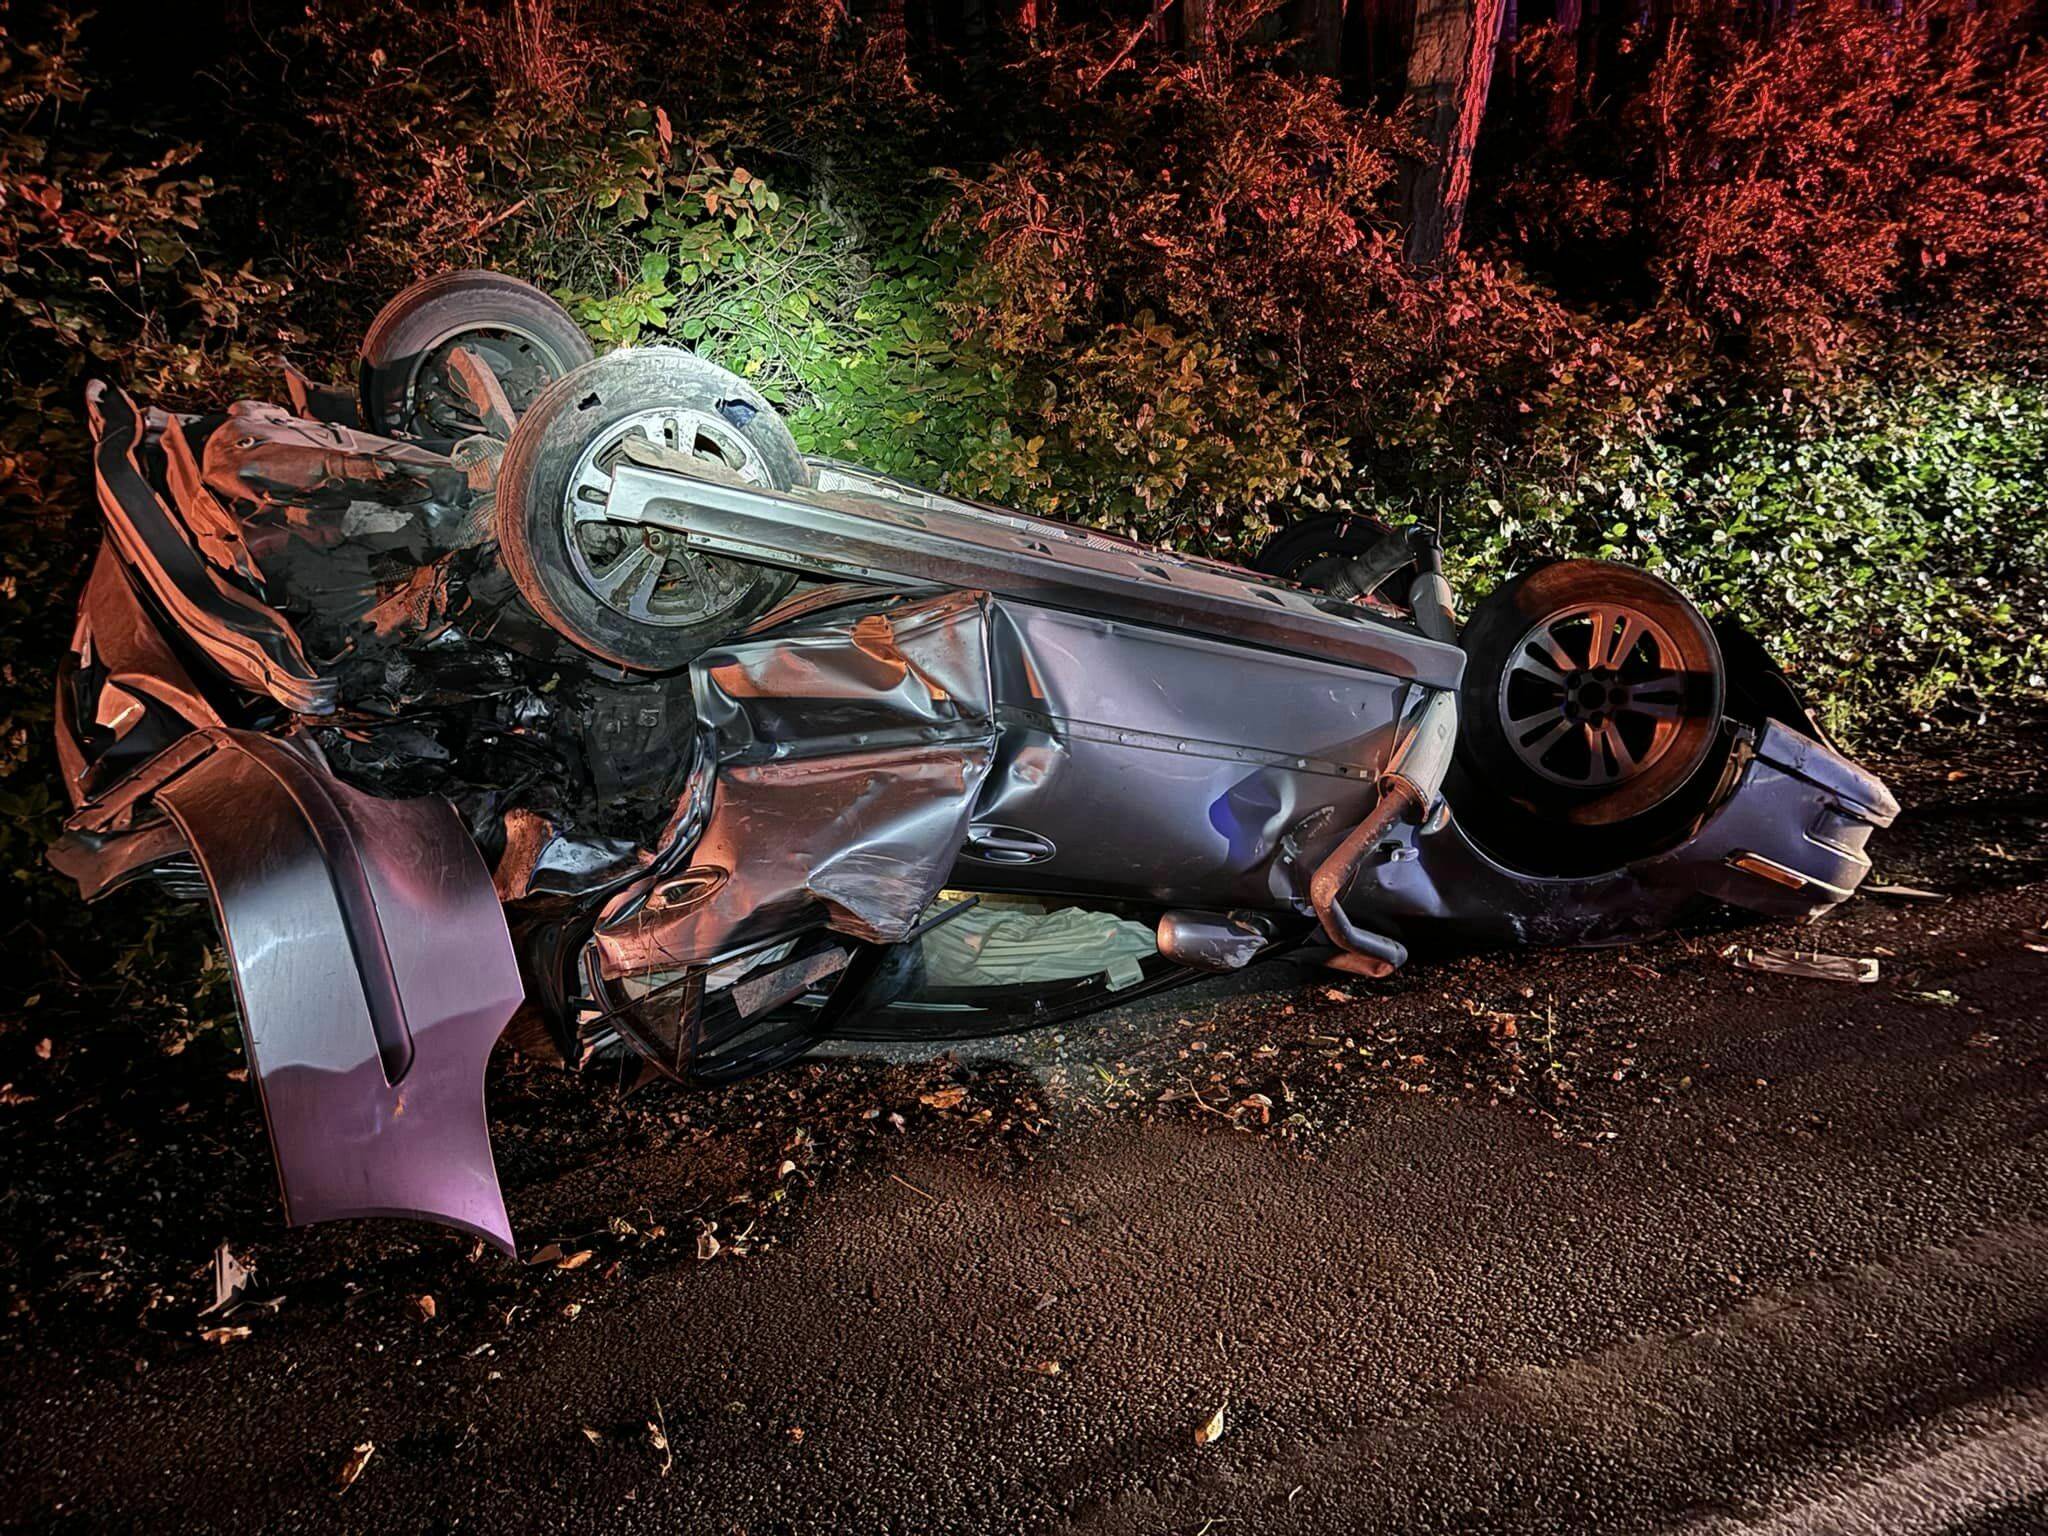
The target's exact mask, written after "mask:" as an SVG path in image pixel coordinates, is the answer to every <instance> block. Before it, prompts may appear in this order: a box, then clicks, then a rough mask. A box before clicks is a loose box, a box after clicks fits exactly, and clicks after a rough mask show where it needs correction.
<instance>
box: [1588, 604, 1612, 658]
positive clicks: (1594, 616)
mask: <svg viewBox="0 0 2048 1536" xmlns="http://www.w3.org/2000/svg"><path fill="white" fill-rule="evenodd" d="M1586 617H1587V619H1588V620H1589V621H1590V623H1589V624H1588V627H1587V632H1586V670H1587V671H1589V672H1590V671H1593V670H1594V669H1595V668H1598V667H1604V666H1606V665H1608V661H1607V642H1608V641H1609V640H1610V639H1612V638H1613V634H1614V615H1613V614H1611V613H1609V612H1608V611H1607V610H1606V609H1605V608H1595V609H1593V610H1592V611H1591V612H1590V613H1588V614H1587V615H1586Z"/></svg>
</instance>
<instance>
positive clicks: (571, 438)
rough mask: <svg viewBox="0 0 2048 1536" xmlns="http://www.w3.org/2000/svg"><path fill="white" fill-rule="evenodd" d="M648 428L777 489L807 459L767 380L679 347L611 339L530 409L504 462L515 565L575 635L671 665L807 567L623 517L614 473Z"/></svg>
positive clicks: (501, 480) (727, 473)
mask: <svg viewBox="0 0 2048 1536" xmlns="http://www.w3.org/2000/svg"><path fill="white" fill-rule="evenodd" d="M635 439H638V440H640V441H643V442H646V443H651V444H653V445H654V446H655V447H657V448H661V449H664V450H666V451H668V452H670V453H674V454H681V455H683V456H685V457H688V458H691V459H695V460H698V461H701V462H702V464H703V466H704V470H705V472H706V473H707V474H709V475H713V476H719V477H730V478H735V479H738V480H742V481H745V482H747V483H749V484H753V485H759V486H764V487H766V488H769V489H772V490H787V489H789V488H790V487H792V486H794V485H799V484H801V483H802V482H803V480H804V478H805V470H804V461H803V455H802V454H801V453H800V452H798V450H797V446H796V442H795V440H794V439H793V438H791V437H790V435H789V429H788V428H787V427H786V426H784V425H783V423H782V418H781V417H780V416H778V415H776V414H775V411H774V408H773V407H771V406H770V405H769V404H768V402H767V401H766V400H765V399H764V398H762V396H761V395H760V393H759V392H758V391H756V390H755V389H753V388H752V387H751V386H750V385H748V384H747V383H746V382H745V381H744V380H742V379H740V378H739V377H738V376H737V375H735V374H731V373H728V372H726V370H724V369H723V368H719V367H717V366H715V365H713V364H711V363H707V362H705V361H704V360H703V359H702V358H699V357H696V356H693V355H692V354H690V353H688V352H682V351H678V350H675V349H673V348H667V347H646V348H624V349H622V350H620V351H617V352H613V353H610V354H608V355H607V356H605V357H602V358H600V359H598V360H597V361H596V362H594V363H590V364H587V365H585V366H584V367H582V368H579V369H577V370H576V371H575V372H574V373H572V374H570V375H568V376H567V377H565V378H563V379H561V380H559V381H558V382H556V383H555V384H554V385H552V386H550V387H549V388H548V389H547V390H546V391H545V392H544V393H543V394H542V395H541V396H540V398H539V399H537V400H535V401H534V403H533V404H532V406H531V407H530V408H529V409H528V410H527V411H526V413H525V414H524V415H522V416H521V417H520V420H519V426H518V429H517V430H516V431H514V432H513V434H512V441H511V444H510V445H509V446H508V447H507V448H506V450H505V459H504V463H503V464H502V465H501V466H500V468H499V471H498V485H497V507H496V512H495V522H496V527H497V533H498V546H499V549H500V551H501V552H502V554H503V557H504V561H505V568H506V569H507V570H508V571H509V572H510V573H511V575H512V579H513V581H514V582H515V583H517V584H518V587H519V590H520V593H521V594H522V595H523V596H524V597H525V598H526V600H527V602H528V603H529V604H531V605H532V607H533V609H534V611H535V612H537V613H538V614H540V616H541V617H542V618H543V619H545V620H546V621H547V622H548V624H549V625H550V626H551V627H552V628H553V629H554V630H555V631H556V632H557V633H558V634H560V635H561V636H562V637H563V638H565V639H567V640H569V641H570V642H571V643H572V644H575V645H577V646H579V647H581V648H582V649H583V650H586V651H589V652H591V653H593V654H595V655H597V656H601V657H603V658H604V659H606V660H607V661H611V662H615V663H617V664H618V665H619V666H622V667H628V668H631V669H633V670H635V671H643V672H661V671H668V670H671V669H673V668H676V667H680V666H684V665H687V664H688V663H689V661H690V660H691V658H692V657H694V656H696V655H697V653H698V652H699V651H701V650H703V649H704V648H705V647H706V646H707V645H711V644H713V643H715V642H716V641H718V640H720V639H722V638H723V637H724V636H726V635H729V634H731V633H733V632H734V631H736V630H738V629H740V628H741V627H742V626H744V625H745V624H747V623H748V622H749V621H751V620H752V619H754V618H755V617H757V616H758V615H760V614H761V613H763V612H765V611H766V610H767V609H768V608H769V607H771V606H772V605H773V604H774V603H775V602H777V601H778V600H779V599H780V598H781V597H782V596H783V595H784V594H785V593H787V592H788V590H789V588H790V586H791V585H792V583H793V582H794V581H795V577H794V575H793V574H791V573H790V572H787V571H778V570H774V569H772V568H770V567H767V566H759V565H752V564H749V563H747V562H745V561H740V560H729V559H725V558H723V557H721V556H717V555H708V554H704V553H702V552H701V551H697V550H692V549H690V548H688V547H687V546H686V545H685V544H684V543H683V541H682V539H681V538H680V537H678V536H677V535H675V534H672V533H668V532H665V531H664V530H662V529H658V528H645V527H641V526H639V525H637V524H630V523H614V522H612V521H610V520H609V519H608V517H607V508H608V504H609V501H610V494H611V478H612V473H613V471H614V470H616V469H617V468H618V466H619V464H620V462H621V461H622V460H623V459H624V458H625V456H626V452H627V445H628V443H629V442H632V441H633V440H635Z"/></svg>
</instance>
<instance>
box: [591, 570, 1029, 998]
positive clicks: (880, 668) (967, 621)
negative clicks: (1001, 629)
mask: <svg viewBox="0 0 2048 1536" xmlns="http://www.w3.org/2000/svg"><path fill="white" fill-rule="evenodd" d="M988 610H989V602H988V598H987V596H986V594H984V593H978V592H965V593H949V594H946V595H944V596H941V597H937V598H930V599H925V600H922V601H906V602H900V603H899V602H893V601H885V602H884V603H883V604H882V605H880V606H871V607H869V608H868V609H866V610H864V611H857V612H854V613H851V614H842V615H839V616H837V617H836V618H831V619H828V618H822V617H821V618H815V619H812V620H810V621H808V622H807V623H806V624H804V625H801V626H799V628H798V629H797V630H796V631H794V632H791V633H785V634H781V635H778V636H776V637H774V638H772V639H768V638H763V639H758V640H745V641H741V642H738V643H736V644H732V645H728V646H724V647H721V648H720V649H718V650H715V651H712V652H710V653H708V654H706V655H705V656H704V657H703V658H701V659H700V661H699V662H698V664H697V666H696V667H695V668H694V669H693V675H694V677H695V682H696V694H697V709H698V714H699V718H700V722H701V723H702V725H703V726H704V728H705V729H706V730H707V732H710V733H711V734H712V735H713V738H714V739H715V740H716V741H717V743H718V752H719V764H718V778H717V790H716V795H715V798H714V800H713V804H712V811H711V817H710V821H709V824H708V825H707V826H706V827H705V829H704V832H703V835H702V837H700V838H699V839H698V841H697V844H696V847H695V849H694V850H693V851H692V854H691V862H690V865H689V867H688V868H685V869H682V870H679V871H678V872H677V873H676V874H675V875H673V876H671V877H668V878H667V879H665V880H664V881H663V882H662V883H660V884H658V885H655V886H654V887H653V888H652V889H651V890H647V891H643V890H640V889H637V888H636V889H635V890H634V891H633V892H630V893H628V894H627V895H624V896H621V897H619V898H617V899H615V900H614V902H613V903H612V904H611V905H610V906H609V907H608V908H607V909H606V912H605V916H604V918H603V919H602V920H601V921H600V923H599V924H598V929H597V934H596V941H595V942H596V945H597V949H598V953H599V955H600V957H601V959H602V962H603V965H604V969H605V972H606V973H607V974H608V975H612V976H631V975H641V974H645V973H648V972H653V971H665V970H675V969H678V968H680V967H682V966H685V965H689V964H696V963H701V962H704V961H707V960H710V959H713V958H715V957H717V956H719V955H722V954H725V953H728V952H730V951H732V950H734V949H737V948H740V947H743V946H744V945H746V944H748V943H750V942H753V941H756V940H758V939H761V938H765V937H767V936H769V935H772V934H775V933H779V932H785V931H789V930H792V929H796V928H801V927H803V926H804V925H806V924H807V923H808V924H815V923H823V924H824V925H826V926H828V927H830V928H832V929H834V930H836V931H838V932H841V933H846V934H850V935H853V936H855V937H857V938H862V939H867V940H869V941H871V942H878V943H886V942H890V941H892V940H894V939H897V938H900V937H901V936H902V935H903V934H905V933H906V932H908V931H909V930H910V928H911V927H912V926H913V925H914V924H915V923H916V922H917V920H918V918H919V915H920V914H921V913H922V912H923V911H924V909H925V907H926V906H928V905H929V904H930V902H931V900H932V898H933V896H935V895H936V894H937V893H938V891H939V889H940V888H941V887H942V886H943V885H944V883H945V879H946V876H947V874H948V872H949V871H950V870H951V869H952V865H953V857H954V853H955V851H956V850H957V849H958V848H959V846H960V844H961V842H962V840H963V839H964V838H965V836H966V831H967V823H968V820H969V817H970V816H971V814H972V811H973V807H974V802H975V797H976V795H977V793H978V792H979V790H980V788H981V785H982V782H983V780H984V779H985V778H986V776H987V774H988V769H989V764H990V762H991V761H992V760H993V756H994V747H995V730H996V726H995V719H994V712H993V710H992V708H991V703H990V690H989V677H988V663H987V627H988Z"/></svg>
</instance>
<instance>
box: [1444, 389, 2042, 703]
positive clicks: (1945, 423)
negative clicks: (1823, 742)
mask: <svg viewBox="0 0 2048 1536" xmlns="http://www.w3.org/2000/svg"><path fill="white" fill-rule="evenodd" d="M1447 515H1448V534H1449V540H1450V544H1451V555H1452V562H1453V567H1454V570H1455V571H1456V572H1457V574H1458V575H1459V576H1460V577H1461V579H1462V580H1463V582H1464V583H1465V584H1466V585H1467V588H1468V590H1471V591H1474V592H1476V591H1478V590H1482V589H1483V588H1484V587H1486V586H1488V585H1490V584H1491V583H1492V581H1494V580H1496V579H1498V578H1499V577H1500V576H1501V575H1503V574H1505V573H1507V572H1510V571H1512V570H1513V569H1514V568H1516V567H1517V566H1518V565H1520V564H1522V563H1525V562H1526V561H1527V560H1529V559H1530V558H1532V557H1535V556H1538V555H1542V554H1550V553H1556V554H1571V555H1591V556H1599V557H1603V558H1611V559H1620V560H1631V561H1636V562H1639V563H1641V564H1643V565H1646V566H1648V567H1649V568H1650V569H1652V570H1656V571H1659V572H1660V573H1662V574H1664V575H1665V576H1667V577H1668V578H1669V579H1670V580H1672V581H1673V582H1674V583H1676V584H1677V585H1678V586H1679V587H1681V588H1682V589H1683V590H1685V591H1687V592H1688V593H1690V594H1691V595H1693V596H1694V597H1695V598H1696V599H1698V600H1699V601H1701V602H1702V603H1704V604H1706V605H1708V606H1709V607H1713V606H1719V607H1722V608H1725V609H1727V610H1728V611H1730V612H1732V613H1734V614H1736V615H1738V616H1739V617H1740V618H1741V619H1743V621H1744V622H1745V623H1747V624H1748V625H1749V626H1750V627H1751V629H1752V630H1753V631H1754V632H1755V633H1756V634H1757V635H1758V636H1759V637H1761V638H1762V639H1763V640H1764V641H1765V643H1766V644H1767V645H1769V646H1770V647H1771V648H1772V649H1773V650H1774V651H1776V652H1777V654H1778V655H1779V657H1780V658H1781V659H1782V660H1783V661H1784V662H1785V663H1786V665H1787V667H1788V668H1789V669H1790V670H1791V671H1792V672H1793V673H1794V674H1795V675H1796V676H1797V677H1798V678H1799V679H1800V681H1801V682H1802V684H1803V685H1804V686H1805V687H1806V689H1807V690H1808V692H1809V693H1810V694H1811V695H1812V696H1813V698H1814V701H1815V702H1816V703H1817V704H1819V705H1821V706H1822V707H1823V708H1824V709H1825V710H1826V711H1827V713H1828V714H1829V716H1830V717H1831V723H1832V724H1834V725H1835V726H1836V727H1838V728H1839V727H1853V726H1854V725H1855V724H1856V723H1857V722H1858V720H1860V719H1877V718H1883V717H1887V716H1891V717H1895V716H1896V715H1897V714H1898V712H1899V711H1900V710H1901V709H1902V708H1903V709H1904V710H1905V711H1907V712H1910V713H1913V714H1921V713H1925V712H1926V711H1928V710H1931V709H1933V708H1934V707H1935V706H1937V705H1939V704H1942V703H1944V702H1949V701H1955V702H1968V703H1973V704H1977V703H1982V702H1984V701H1985V700H1987V699H1990V698H1992V697H1996V696H1999V695H2004V694H2010V693H2011V692H2013V691H2015V690H2023V689H2024V690H2039V689H2041V688H2042V687H2044V686H2048V677H2044V675H2043V674H2044V672H2048V638H2044V637H2048V390H2044V389H2043V388H2041V387H2040V386H2038V385H2032V384H2023V383H2015V382H2011V381H2007V380H1999V379H1990V378H1981V377H1979V378H1972V377H1952V378H1951V377H1939V376H1937V377H1933V378H1927V379H1922V380H1918V381H1912V382H1907V383H1902V384H1898V385H1889V386H1882V387H1872V388H1870V389H1868V390H1866V391H1864V392H1863V393H1861V394H1859V395H1857V396H1854V397H1851V398H1849V399H1846V400H1841V401H1837V402H1835V403H1833V404H1821V403H1815V402H1797V403H1794V402H1784V401H1781V402H1778V403H1777V404H1775V405H1773V406H1770V407H1768V408H1765V407H1749V408H1733V409H1731V408H1722V409H1719V410H1716V411H1713V412H1711V413H1699V414H1697V415H1696V416H1695V417H1694V418H1693V419H1691V420H1688V421H1682V422H1681V423H1679V425H1678V426H1677V427H1676V428H1675V429H1674V430H1673V431H1671V432H1670V433H1668V434H1666V435H1664V436H1662V437H1660V438H1657V439H1654V440H1651V441H1648V442H1644V443H1639V444H1636V445H1633V446H1626V447H1613V448H1610V449H1609V450H1608V451H1606V452H1605V453H1604V454H1603V455H1601V456H1600V457H1599V458H1598V459H1597V460H1596V461H1595V462H1594V463H1593V464H1592V465H1591V466H1590V467H1589V468H1588V469H1587V470H1586V471H1585V472H1584V473H1583V474H1581V475H1580V476H1579V477H1578V478H1577V479H1576V480H1575V481H1574V482H1573V483H1572V484H1570V485H1569V486H1567V487H1565V488H1564V489H1562V490H1559V489H1558V488H1556V487H1552V486H1545V485H1525V486H1522V487H1519V488H1509V489H1507V490H1505V491H1500V492H1488V491H1486V490H1485V489H1484V488H1474V489H1473V490H1472V491H1471V492H1470V493H1468V494H1467V495H1466V496H1465V497H1463V498H1461V499H1459V500H1458V501H1457V502H1456V503H1455V504H1454V505H1452V506H1451V507H1449V508H1448V509H1447Z"/></svg>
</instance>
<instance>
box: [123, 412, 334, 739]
mask: <svg viewBox="0 0 2048 1536" xmlns="http://www.w3.org/2000/svg"><path fill="white" fill-rule="evenodd" d="M86 400H87V404H88V408H89V414H90V416H91V418H92V428H93V436H94V441H95V447H94V451H93V466H94V469H95V470H96V471H97V475H98V481H99V493H100V510H101V512H102V513H103V514H104V515H105V517H106V522H107V531H108V533H109V535H110V536H111V537H112V538H113V540H114V542H115V543H116V544H117V545H118V546H119V547H120V549H121V553H122V555H123V556H124V557H125V558H126V560H127V563H128V567H129V569H130V570H132V571H135V572H137V573H138V574H139V575H141V577H142V578H143V579H144V580H145V581H147V582H148V583H149V586H150V589H151V591H152V592H153V593H154V595H155V596H156V598H157V600H158V601H159V602H160V603H162V604H163V606H164V608H165V609H166V610H167V611H168V612H169V613H170V614H171V615H172V616H173V617H174V618H175V619H176V620H177V621H178V625H179V628H180V629H181V630H182V631H183V632H184V634H185V636H186V638H187V639H189V640H190V641H191V642H192V643H193V644H195V645H197V646H198V647H199V648H200V649H201V650H203V651H204V652H206V654H207V656H208V657H209V658H210V659H211V660H212V661H213V662H214V663H215V664H216V665H217V666H219V667H220V669H221V670H222V671H223V672H224V673H226V674H227V676H229V677H230V678H232V679H234V680H235V681H236V682H237V683H240V684H241V685H242V686H243V687H245V688H248V689H249V690H250V691H251V692H253V693H257V694H268V695H270V696H271V697H273V698H275V699H277V700H278V702H280V703H282V704H284V705H285V706H286V707H287V708H290V709H295V710H298V711H300V712H302V713H306V714H326V713H327V712H328V711H330V710H331V709H333V707H334V701H335V685H334V682H333V680H332V679H330V678H326V677H323V676H321V675H320V673H319V672H317V671H316V670H314V668H313V666H312V664H311V663H310V662H308V661H307V660H306V655H305V651H304V650H303V649H302V648H301V646H300V644H299V638H298V636H297V635H296V634H295V633H293V631H292V627H291V626H290V625H289V624H287V623H286V622H285V620H284V618H283V616H282V615H280V614H279V613H278V612H277V611H276V610H275V609H272V608H268V607H266V606H264V605H263V604H262V603H260V602H258V601H257V600H256V599H255V598H254V597H251V596H250V595H249V594H248V593H246V592H244V591H242V590H240V589H239V588H238V587H236V586H235V585H233V584H232V583H231V582H229V581H228V580H227V579H226V578H225V577H223V576H222V575H221V574H220V573H218V572H217V571H215V570H214V569H213V567H212V566H210V565H209V564H208V563H207V562H206V561H204V560H203V559H201V558H200V556H199V553H198V551H197V550H196V549H194V548H193V546H192V543H191V541H190V538H189V536H188V534H187V533H186V531H185V528H184V525H183V524H182V523H181V522H180V521H179V520H178V518H177V517H176V516H175V515H174V514H173V513H172V512H171V511H170V509H169V508H167V507H166V506H165V505H164V503H163V501H162V500H161V499H160V498H159V497H158V495H157V493H156V491H155V489H154V488H153V487H152V486H151V485H150V483H149V481H148V479H147V478H146V477H145V476H144V475H143V472H142V468H141V465H140V464H139V462H138V461H137V458H136V455H137V453H138V452H139V451H140V449H141V447H142V444H143V422H142V416H141V414H140V413H139V412H138V411H137V410H136V408H135V403H134V402H133V401H132V400H130V399H129V398H128V397H127V396H126V395H124V394H122V393H121V392H120V391H119V390H111V389H108V388H106V387H105V386H103V385H99V384H94V385H93V386H91V387H90V388H89V389H88V390H87V392H86Z"/></svg>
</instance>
